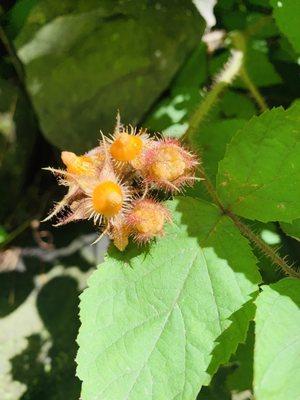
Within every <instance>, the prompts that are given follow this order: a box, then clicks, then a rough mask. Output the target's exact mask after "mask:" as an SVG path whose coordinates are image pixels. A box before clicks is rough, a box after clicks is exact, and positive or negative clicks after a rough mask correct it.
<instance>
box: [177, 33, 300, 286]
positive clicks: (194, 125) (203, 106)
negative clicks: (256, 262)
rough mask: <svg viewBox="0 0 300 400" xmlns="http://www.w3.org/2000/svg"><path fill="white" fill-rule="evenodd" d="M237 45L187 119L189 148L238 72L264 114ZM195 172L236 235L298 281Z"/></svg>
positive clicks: (185, 137) (201, 171)
mask: <svg viewBox="0 0 300 400" xmlns="http://www.w3.org/2000/svg"><path fill="white" fill-rule="evenodd" d="M238 38H239V39H240V36H238ZM241 44H242V46H240V49H241V50H240V51H238V50H237V53H236V54H233V55H232V59H231V60H234V57H237V55H238V57H239V58H238V59H237V61H236V62H235V68H234V69H233V72H234V73H233V74H231V75H230V74H229V75H228V71H227V70H226V66H225V68H224V70H223V71H222V73H221V74H220V75H219V78H220V79H219V81H218V82H217V83H216V84H215V85H214V86H213V88H212V90H211V91H210V92H209V93H208V94H207V96H206V98H205V99H204V100H203V101H202V102H201V103H200V104H199V106H198V108H197V109H196V111H195V112H194V114H193V115H192V116H191V118H190V121H189V128H188V129H187V131H186V132H185V134H184V135H183V137H182V139H183V140H184V141H187V142H189V144H190V145H193V140H192V138H193V135H194V134H195V132H197V130H198V128H199V124H200V123H201V122H202V121H203V119H204V118H205V116H206V115H207V114H208V113H209V111H210V110H211V108H212V107H213V105H214V104H215V102H216V101H217V100H218V96H219V95H220V93H221V92H222V91H223V89H224V88H225V87H226V86H227V85H229V84H230V83H231V81H232V80H233V79H234V77H235V76H236V74H237V73H238V72H239V73H240V75H241V77H242V78H244V81H245V78H246V81H245V83H246V82H247V86H248V88H249V90H250V88H251V90H250V91H251V93H252V94H253V96H254V97H255V99H256V101H257V103H258V104H259V106H260V109H261V110H262V111H264V110H266V109H267V108H268V107H267V105H266V103H265V101H264V99H263V97H262V96H261V95H260V93H259V92H258V90H256V87H255V86H254V84H253V83H252V82H251V80H250V78H249V77H248V75H247V71H246V70H245V69H243V65H242V62H243V54H244V51H245V50H244V49H243V45H244V44H245V43H244V39H243V41H242V42H241ZM241 54H242V57H241V56H240V55H241ZM238 62H240V63H241V64H240V65H239V64H238ZM228 66H229V67H231V68H232V63H231V64H230V63H227V67H228ZM229 72H230V71H229ZM224 77H225V79H224ZM222 78H223V79H222ZM229 78H230V79H229ZM247 78H248V79H247ZM198 172H199V176H200V178H202V179H203V184H204V186H205V188H206V190H207V192H208V194H209V195H210V197H211V198H212V200H213V202H214V203H215V204H216V205H217V206H218V207H219V208H220V209H221V210H222V212H223V213H224V214H225V215H227V216H228V217H229V218H231V220H232V221H233V223H234V224H235V225H236V227H237V228H238V229H239V230H240V232H241V233H242V234H243V235H244V236H245V237H247V238H248V239H249V240H250V241H251V242H252V243H254V244H255V245H256V246H257V247H258V249H260V250H261V251H262V252H263V253H264V254H265V255H266V256H267V257H268V258H269V259H270V260H271V261H272V262H273V263H274V264H275V265H277V266H278V267H280V268H281V269H282V271H283V272H284V273H285V274H287V275H289V276H293V277H295V278H299V279H300V273H299V272H297V271H295V270H294V269H293V268H291V267H290V266H289V265H288V264H287V263H286V262H285V260H284V259H283V258H281V257H280V256H279V255H278V254H277V252H276V251H275V250H274V249H272V248H271V247H269V246H268V245H267V244H266V243H265V242H264V241H263V240H262V239H260V238H259V237H258V236H256V235H255V234H254V233H253V232H252V230H251V229H250V228H249V227H248V226H247V225H245V224H244V223H243V222H242V221H240V219H239V218H238V217H237V216H236V215H235V214H233V213H232V212H231V211H230V210H228V209H226V208H225V207H224V205H223V204H222V202H221V200H220V198H219V196H218V193H217V191H216V189H215V187H214V185H213V184H212V182H211V181H210V179H209V178H208V176H207V174H206V172H205V169H204V167H203V165H200V166H199V167H198Z"/></svg>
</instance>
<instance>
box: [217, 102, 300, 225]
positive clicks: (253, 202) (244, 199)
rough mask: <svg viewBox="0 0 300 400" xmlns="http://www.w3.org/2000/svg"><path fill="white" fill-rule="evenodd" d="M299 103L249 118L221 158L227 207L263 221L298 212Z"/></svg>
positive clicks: (219, 186)
mask: <svg viewBox="0 0 300 400" xmlns="http://www.w3.org/2000/svg"><path fill="white" fill-rule="evenodd" d="M299 123H300V106H299V104H295V105H294V106H293V107H291V108H289V109H288V110H286V111H285V110H283V109H282V108H275V109H272V110H271V111H267V112H265V113H264V114H262V115H260V116H259V117H253V118H252V119H251V120H250V121H249V122H248V123H246V124H245V125H244V127H243V128H242V129H241V130H240V131H238V133H237V134H236V135H235V136H234V137H233V138H232V140H231V142H230V144H229V145H228V147H227V151H226V154H225V157H224V159H223V160H222V161H221V162H220V163H219V172H218V176H217V189H218V193H219V195H220V197H221V199H222V201H223V203H224V204H225V206H226V207H230V209H231V210H232V211H233V212H234V213H236V214H238V215H240V216H243V217H245V218H249V219H257V220H259V221H262V222H268V221H284V222H290V221H292V220H293V219H296V218H298V217H299V216H300V202H299V195H300V159H299V154H300V124H299Z"/></svg>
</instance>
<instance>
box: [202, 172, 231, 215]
mask: <svg viewBox="0 0 300 400" xmlns="http://www.w3.org/2000/svg"><path fill="white" fill-rule="evenodd" d="M197 170H198V172H199V176H200V178H202V179H203V185H204V186H205V189H206V191H207V193H208V194H209V195H210V197H211V198H212V200H213V201H214V203H215V204H217V206H218V207H219V208H220V209H221V210H222V211H223V212H225V209H224V207H223V205H222V203H221V200H220V199H219V196H218V193H217V191H216V190H215V188H214V185H213V184H212V183H211V180H210V179H209V178H208V176H207V175H206V172H205V169H204V167H203V165H202V164H201V165H200V166H199V167H198V169H197Z"/></svg>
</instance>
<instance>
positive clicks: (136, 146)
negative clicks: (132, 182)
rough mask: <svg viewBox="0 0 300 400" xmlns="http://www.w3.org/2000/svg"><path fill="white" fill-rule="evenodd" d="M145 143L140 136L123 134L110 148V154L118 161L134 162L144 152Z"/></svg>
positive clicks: (119, 135) (120, 134) (118, 136)
mask: <svg viewBox="0 0 300 400" xmlns="http://www.w3.org/2000/svg"><path fill="white" fill-rule="evenodd" d="M142 147H143V141H142V139H141V138H140V137H139V136H136V135H130V134H128V133H127V132H121V133H119V134H118V135H117V137H116V139H115V140H114V141H113V143H112V144H111V146H110V154H111V156H112V157H113V158H114V159H115V160H117V161H125V162H128V161H132V160H134V159H135V158H136V157H138V156H139V155H140V154H141V152H142Z"/></svg>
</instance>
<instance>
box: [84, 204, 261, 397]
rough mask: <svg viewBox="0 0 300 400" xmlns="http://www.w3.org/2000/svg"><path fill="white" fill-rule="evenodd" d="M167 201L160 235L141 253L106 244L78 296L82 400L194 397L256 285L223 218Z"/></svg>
mask: <svg viewBox="0 0 300 400" xmlns="http://www.w3.org/2000/svg"><path fill="white" fill-rule="evenodd" d="M168 206H169V208H170V209H171V211H172V212H173V216H174V223H173V224H172V225H169V226H168V228H167V232H166V235H165V237H164V238H163V239H160V240H158V241H157V242H156V243H155V244H153V245H152V246H150V247H149V248H148V250H147V251H146V252H142V251H141V250H138V249H136V248H135V247H133V246H132V247H130V248H129V250H128V251H126V252H125V253H124V254H121V253H119V252H117V251H116V250H114V249H112V250H111V252H110V256H109V257H107V258H106V261H105V262H104V264H102V265H101V266H100V267H99V268H98V269H97V270H96V271H95V272H94V274H93V275H92V277H91V278H90V280H89V282H88V285H89V287H88V289H87V290H85V292H84V293H83V295H82V296H81V307H80V309H81V311H80V318H81V322H82V326H81V328H80V332H79V337H78V343H79V353H78V357H77V362H78V375H79V377H80V379H81V380H82V381H83V387H82V398H83V400H90V399H94V400H96V399H103V398H105V399H106V400H109V399H112V400H123V399H125V398H126V399H128V400H134V399H138V400H140V399H141V398H142V399H145V400H147V399H149V400H150V399H153V400H155V399H157V400H165V399H187V400H190V399H193V398H195V397H196V395H197V393H198V391H199V389H200V387H201V385H202V384H203V383H204V382H206V381H207V380H208V378H209V375H208V373H207V372H206V370H207V368H208V367H209V364H210V363H211V362H212V358H213V355H212V352H213V350H214V348H215V347H216V345H217V343H216V342H217V341H218V339H219V338H221V336H222V334H223V333H224V332H225V331H226V330H227V329H228V328H230V317H231V316H232V315H233V314H234V313H235V312H237V311H238V310H239V309H241V308H242V307H243V305H244V304H245V303H246V302H247V301H249V300H251V295H253V293H254V292H255V291H256V290H257V283H258V282H259V280H260V277H259V274H258V272H257V268H256V265H255V262H256V260H255V257H254V256H253V255H252V253H251V250H250V247H249V245H248V243H247V241H246V239H245V238H243V237H242V236H241V235H240V233H239V232H238V231H237V229H236V228H235V226H234V225H233V223H232V222H231V220H229V219H228V217H226V216H224V215H222V214H221V213H220V211H219V210H218V209H217V208H216V207H215V206H214V205H211V204H209V203H206V202H203V201H199V200H195V199H191V198H188V197H186V198H179V199H177V200H174V201H170V202H169V203H168ZM233 243H234V246H233ZM241 260H242V262H241ZM236 341H237V340H236V337H235V336H232V337H231V346H232V349H235V347H236V344H237V343H236Z"/></svg>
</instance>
